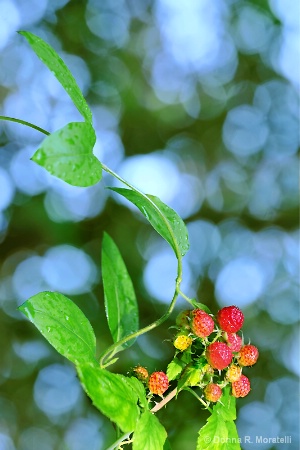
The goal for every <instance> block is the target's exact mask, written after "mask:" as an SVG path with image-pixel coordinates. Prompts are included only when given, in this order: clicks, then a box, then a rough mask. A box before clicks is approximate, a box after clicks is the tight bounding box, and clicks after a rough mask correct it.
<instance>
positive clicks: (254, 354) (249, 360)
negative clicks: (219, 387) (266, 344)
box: [238, 344, 258, 366]
mask: <svg viewBox="0 0 300 450" xmlns="http://www.w3.org/2000/svg"><path fill="white" fill-rule="evenodd" d="M238 358H239V360H238V362H239V364H240V366H253V364H255V363H256V361H257V359H258V349H257V348H256V347H255V346H254V345H250V344H249V345H244V347H242V348H241V351H240V353H239V356H238Z"/></svg>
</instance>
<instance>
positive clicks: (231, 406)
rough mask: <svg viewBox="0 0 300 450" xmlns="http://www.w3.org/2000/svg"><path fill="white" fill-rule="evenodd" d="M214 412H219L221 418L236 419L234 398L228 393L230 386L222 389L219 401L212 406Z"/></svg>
mask: <svg viewBox="0 0 300 450" xmlns="http://www.w3.org/2000/svg"><path fill="white" fill-rule="evenodd" d="M214 412H215V413H217V414H219V415H220V416H221V417H222V419H223V420H235V419H236V398H235V397H233V395H231V394H230V387H229V386H226V387H225V388H224V389H223V394H222V397H221V398H220V401H219V402H218V403H216V405H215V406H214Z"/></svg>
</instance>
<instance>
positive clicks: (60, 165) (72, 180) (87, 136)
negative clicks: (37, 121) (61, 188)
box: [31, 122, 102, 187]
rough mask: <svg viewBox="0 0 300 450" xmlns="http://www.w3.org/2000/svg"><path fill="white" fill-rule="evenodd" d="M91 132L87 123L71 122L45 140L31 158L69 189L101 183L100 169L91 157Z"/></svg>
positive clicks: (94, 137)
mask: <svg viewBox="0 0 300 450" xmlns="http://www.w3.org/2000/svg"><path fill="white" fill-rule="evenodd" d="M95 142H96V136H95V132H94V129H93V128H92V127H91V125H89V124H88V123H86V122H71V123H68V124H67V125H65V126H64V127H63V128H61V129H60V130H57V131H55V132H54V133H52V134H51V135H50V136H48V137H46V139H44V141H43V142H42V145H41V147H40V148H39V149H38V150H37V151H36V152H35V154H34V155H33V157H32V158H31V159H32V160H33V161H34V162H36V163H37V164H39V165H40V166H42V167H44V168H45V169H46V170H47V171H48V172H49V173H51V174H52V175H55V176H56V177H58V178H60V179H61V180H63V181H65V182H66V183H69V184H71V185H72V186H82V187H86V186H92V185H93V184H96V183H98V181H100V180H101V176H102V167H101V163H100V161H99V160H98V159H97V158H96V157H95V156H94V155H93V147H94V145H95Z"/></svg>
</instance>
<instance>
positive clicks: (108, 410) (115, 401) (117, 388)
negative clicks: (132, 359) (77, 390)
mask: <svg viewBox="0 0 300 450" xmlns="http://www.w3.org/2000/svg"><path fill="white" fill-rule="evenodd" d="M77 372H78V375H79V378H80V381H81V383H82V385H83V387H84V390H85V392H86V393H87V395H88V396H89V397H90V398H91V400H92V402H93V404H94V405H95V406H96V408H98V409H99V410H100V411H101V412H102V413H103V414H104V415H105V416H107V417H108V418H109V419H110V420H111V421H112V422H115V423H116V424H117V425H118V427H119V428H120V429H121V430H122V431H123V432H129V431H133V430H134V429H135V426H136V421H137V419H138V417H139V408H138V406H137V401H138V395H137V393H136V392H135V390H134V389H132V387H131V386H130V385H129V384H128V383H127V381H126V377H124V376H123V375H119V374H114V373H111V372H108V371H107V370H105V369H100V368H99V367H97V366H95V365H94V364H80V365H78V366H77Z"/></svg>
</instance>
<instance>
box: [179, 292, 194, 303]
mask: <svg viewBox="0 0 300 450" xmlns="http://www.w3.org/2000/svg"><path fill="white" fill-rule="evenodd" d="M178 293H179V295H181V297H182V298H184V299H185V300H186V301H187V302H188V303H189V304H190V305H192V306H193V302H192V299H191V298H190V297H188V296H187V295H185V294H184V293H183V292H182V291H181V290H179V291H178Z"/></svg>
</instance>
